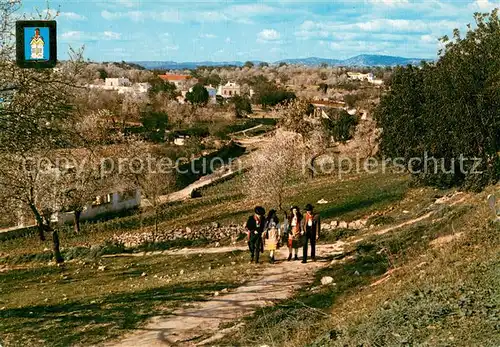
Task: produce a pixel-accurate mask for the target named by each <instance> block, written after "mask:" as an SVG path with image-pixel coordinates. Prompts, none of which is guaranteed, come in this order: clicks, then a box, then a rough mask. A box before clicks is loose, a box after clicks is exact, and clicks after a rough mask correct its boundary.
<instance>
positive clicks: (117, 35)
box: [103, 31, 122, 40]
mask: <svg viewBox="0 0 500 347" xmlns="http://www.w3.org/2000/svg"><path fill="white" fill-rule="evenodd" d="M103 35H104V37H105V38H106V39H109V40H119V39H120V38H121V37H122V34H120V33H115V32H113V31H105V32H103Z"/></svg>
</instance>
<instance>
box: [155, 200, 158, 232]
mask: <svg viewBox="0 0 500 347" xmlns="http://www.w3.org/2000/svg"><path fill="white" fill-rule="evenodd" d="M155 234H156V235H158V207H155Z"/></svg>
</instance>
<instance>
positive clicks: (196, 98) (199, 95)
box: [186, 83, 209, 106]
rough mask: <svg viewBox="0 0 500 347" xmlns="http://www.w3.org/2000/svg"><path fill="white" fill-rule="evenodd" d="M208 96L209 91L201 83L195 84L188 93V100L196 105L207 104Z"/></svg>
mask: <svg viewBox="0 0 500 347" xmlns="http://www.w3.org/2000/svg"><path fill="white" fill-rule="evenodd" d="M208 98H209V95H208V91H207V89H206V88H205V87H204V86H203V84H201V83H197V84H195V85H194V86H193V89H192V90H191V91H190V92H188V93H187V94H186V100H187V101H189V102H190V103H192V104H193V105H196V106H199V105H206V104H207V102H208Z"/></svg>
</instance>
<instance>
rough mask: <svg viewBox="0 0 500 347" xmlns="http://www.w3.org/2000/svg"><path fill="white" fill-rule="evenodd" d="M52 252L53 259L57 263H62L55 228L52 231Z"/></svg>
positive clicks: (62, 259)
mask: <svg viewBox="0 0 500 347" xmlns="http://www.w3.org/2000/svg"><path fill="white" fill-rule="evenodd" d="M52 252H53V254H54V260H55V261H56V263H57V264H61V263H64V258H63V257H62V255H61V250H60V248H59V234H58V232H57V229H54V230H53V231H52Z"/></svg>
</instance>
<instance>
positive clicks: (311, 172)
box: [309, 156, 316, 179]
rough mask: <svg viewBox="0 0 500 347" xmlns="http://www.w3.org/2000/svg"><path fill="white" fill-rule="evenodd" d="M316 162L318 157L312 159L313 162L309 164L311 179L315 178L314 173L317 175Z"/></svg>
mask: <svg viewBox="0 0 500 347" xmlns="http://www.w3.org/2000/svg"><path fill="white" fill-rule="evenodd" d="M315 161H316V156H314V157H312V158H311V161H310V162H309V175H310V177H311V179H313V178H314V173H315V169H314V162H315Z"/></svg>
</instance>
